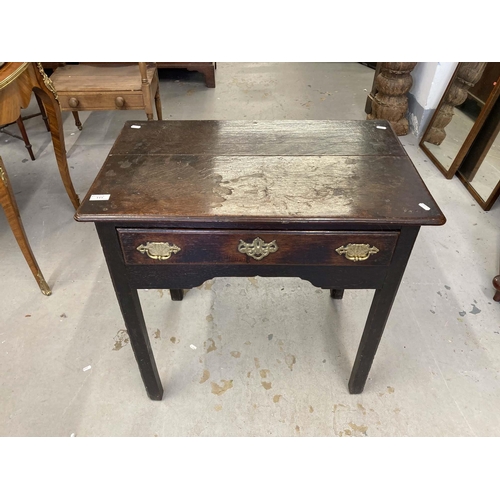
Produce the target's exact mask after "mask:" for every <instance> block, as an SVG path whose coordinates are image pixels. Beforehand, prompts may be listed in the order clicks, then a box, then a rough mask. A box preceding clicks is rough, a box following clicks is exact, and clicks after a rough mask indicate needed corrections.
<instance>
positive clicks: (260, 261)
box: [117, 228, 399, 266]
mask: <svg viewBox="0 0 500 500" xmlns="http://www.w3.org/2000/svg"><path fill="white" fill-rule="evenodd" d="M117 231H118V234H119V238H120V242H121V245H122V249H123V255H124V258H125V262H126V263H127V264H132V265H137V264H138V265H175V264H222V265H224V264H255V265H283V264H290V265H325V266H326V265H329V266H332V265H333V266H351V265H353V266H374V265H382V266H385V265H388V264H389V263H390V261H391V257H392V253H393V251H394V247H395V246H396V241H397V239H398V235H399V233H398V232H396V231H395V232H327V231H286V232H285V231H284V232H270V231H259V232H253V231H248V232H241V231H215V230H214V231H211V230H205V231H195V230H166V229H125V228H124V229H118V230H117ZM259 239H260V241H259ZM349 244H351V245H353V244H362V245H368V246H366V247H361V248H360V247H357V249H358V254H362V253H363V252H359V250H362V251H363V250H368V249H369V250H370V252H369V253H368V255H367V256H366V255H360V258H361V259H363V258H364V257H366V259H365V260H350V259H349V258H347V256H349V257H350V258H351V259H353V258H354V259H355V258H356V257H353V255H352V254H353V249H354V250H356V248H353V247H352V246H351V247H348V245H349ZM266 245H267V246H266ZM337 249H339V251H337ZM242 252H247V253H242ZM339 252H340V253H339ZM354 253H356V252H354ZM248 254H253V256H252V255H248ZM365 254H366V252H365Z"/></svg>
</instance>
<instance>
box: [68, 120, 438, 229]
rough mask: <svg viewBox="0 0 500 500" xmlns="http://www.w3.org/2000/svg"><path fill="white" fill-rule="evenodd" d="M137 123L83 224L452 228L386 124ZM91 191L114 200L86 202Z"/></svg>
mask: <svg viewBox="0 0 500 500" xmlns="http://www.w3.org/2000/svg"><path fill="white" fill-rule="evenodd" d="M131 123H132V122H127V124H126V125H125V127H124V129H123V131H122V133H121V134H120V136H119V137H118V139H117V141H116V143H115V146H114V147H113V148H112V151H111V153H110V155H109V156H108V158H107V159H106V161H105V163H104V165H103V167H102V169H101V171H100V173H99V174H98V176H97V178H96V180H95V182H94V184H93V185H92V187H91V188H90V190H89V192H88V194H87V196H86V198H85V200H84V202H83V204H82V206H81V207H80V209H79V210H78V213H77V215H76V218H77V220H80V221H105V220H123V221H126V220H130V219H131V218H132V219H133V220H134V221H141V220H142V221H155V220H156V221H162V222H163V221H169V222H174V221H176V222H179V221H184V222H185V223H186V224H188V225H189V224H193V223H194V222H196V223H197V224H198V227H200V228H201V227H204V226H206V225H210V226H211V227H213V226H214V225H215V226H216V225H217V224H218V223H219V222H220V223H223V222H224V221H227V220H230V221H233V222H235V221H238V222H240V223H243V222H251V221H253V222H256V221H257V222H258V221H262V222H264V221H265V222H270V221H275V222H276V227H281V225H282V224H283V223H286V222H296V221H298V220H299V219H302V220H306V221H308V222H311V221H312V220H315V221H323V222H325V223H338V222H340V221H343V222H344V223H358V222H370V221H371V222H376V223H377V224H396V225H401V224H407V225H412V224H419V225H439V224H443V223H444V221H445V219H444V217H443V215H442V213H441V211H440V210H439V208H438V207H437V205H436V203H435V202H434V200H433V198H432V196H431V195H430V193H429V192H428V190H427V188H426V187H425V185H424V183H423V182H422V179H421V178H420V176H419V175H418V173H417V171H416V170H415V167H414V166H413V164H412V163H411V160H410V159H409V158H408V157H407V155H406V153H405V152H404V150H403V148H402V146H401V144H400V143H399V141H398V139H397V137H396V136H395V135H394V132H392V130H391V129H390V127H389V126H388V125H387V123H386V122H380V123H386V125H387V128H386V129H382V130H380V129H377V128H376V123H377V122H374V121H370V122H364V121H359V122H324V121H319V122H307V121H306V122H301V121H284V122H280V121H278V122H252V121H248V122H236V123H231V122H222V125H218V123H219V122H210V121H205V122H192V121H188V122H161V123H160V122H154V123H148V122H140V123H141V128H140V129H132V128H131V126H130V124H131ZM132 124H133V123H132ZM136 132H137V135H134V133H136ZM266 134H269V136H270V137H269V138H268V139H267V141H266V140H265V139H264V137H265V136H266ZM191 149H193V150H194V151H195V152H192V153H191V154H189V151H190V150H191ZM320 152H321V153H320ZM356 152H357V154H356ZM181 153H182V154H181ZM215 153H219V155H218V156H214V154H215ZM92 194H110V199H109V201H89V197H90V195H92ZM420 203H423V204H424V205H426V206H427V207H429V208H430V210H426V209H424V208H422V207H421V206H420ZM131 214H133V217H131Z"/></svg>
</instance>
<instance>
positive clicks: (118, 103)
mask: <svg viewBox="0 0 500 500" xmlns="http://www.w3.org/2000/svg"><path fill="white" fill-rule="evenodd" d="M115 104H116V106H117V107H118V108H123V105H124V104H125V99H124V98H123V97H117V98H116V99H115Z"/></svg>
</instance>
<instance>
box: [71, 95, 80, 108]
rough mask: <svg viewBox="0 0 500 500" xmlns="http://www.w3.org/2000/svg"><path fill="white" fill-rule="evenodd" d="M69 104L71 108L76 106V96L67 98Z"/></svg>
mask: <svg viewBox="0 0 500 500" xmlns="http://www.w3.org/2000/svg"><path fill="white" fill-rule="evenodd" d="M69 105H70V106H71V107H72V108H77V107H78V99H77V98H76V97H71V99H70V100H69Z"/></svg>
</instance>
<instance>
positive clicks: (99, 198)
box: [90, 194, 111, 201]
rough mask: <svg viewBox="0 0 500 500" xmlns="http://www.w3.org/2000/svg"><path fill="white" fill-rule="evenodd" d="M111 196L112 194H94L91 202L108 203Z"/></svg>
mask: <svg viewBox="0 0 500 500" xmlns="http://www.w3.org/2000/svg"><path fill="white" fill-rule="evenodd" d="M110 196H111V195H110V194H92V195H91V196H90V201H108V200H109V197H110Z"/></svg>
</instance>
